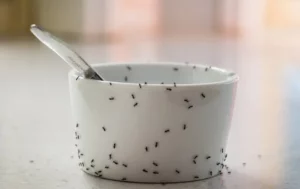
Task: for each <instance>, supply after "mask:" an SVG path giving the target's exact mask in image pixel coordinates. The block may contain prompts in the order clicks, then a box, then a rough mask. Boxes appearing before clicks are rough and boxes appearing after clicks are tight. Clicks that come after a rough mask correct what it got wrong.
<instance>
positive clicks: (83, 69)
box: [30, 24, 103, 80]
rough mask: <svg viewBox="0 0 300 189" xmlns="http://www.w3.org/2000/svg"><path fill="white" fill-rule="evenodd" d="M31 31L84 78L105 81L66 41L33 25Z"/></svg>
mask: <svg viewBox="0 0 300 189" xmlns="http://www.w3.org/2000/svg"><path fill="white" fill-rule="evenodd" d="M30 31H31V32H32V33H33V34H34V35H35V36H36V37H37V38H38V39H39V40H40V41H41V42H42V43H44V44H45V45H46V46H47V47H49V48H50V49H51V50H52V51H54V52H55V53H56V54H58V55H59V56H60V57H61V58H62V59H63V60H64V61H66V62H67V63H68V64H69V65H70V66H71V67H72V68H74V69H75V70H77V71H78V72H79V73H80V74H82V75H84V77H86V78H89V79H98V80H103V78H102V77H100V76H99V75H98V74H97V73H96V71H94V69H93V68H92V67H91V66H90V65H89V64H88V63H87V62H86V61H85V60H84V59H83V58H82V57H81V56H79V55H78V54H77V53H76V52H75V51H73V50H72V49H71V48H70V47H69V46H68V45H67V44H66V43H65V42H64V41H62V40H61V39H59V38H57V37H55V36H53V35H52V34H50V33H49V32H47V31H45V30H44V29H42V28H40V27H38V26H37V25H35V24H33V25H31V26H30Z"/></svg>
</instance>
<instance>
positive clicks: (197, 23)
mask: <svg viewBox="0 0 300 189" xmlns="http://www.w3.org/2000/svg"><path fill="white" fill-rule="evenodd" d="M214 2H215V1H214V0H163V1H160V4H161V8H160V19H161V20H160V21H161V24H162V30H163V31H164V32H167V33H174V32H175V33H176V32H185V31H187V32H190V31H191V32H195V33H197V32H201V31H211V30H212V29H213V27H214V24H215V21H216V19H215V17H214V16H215V14H214V13H215V10H214V8H215V5H214Z"/></svg>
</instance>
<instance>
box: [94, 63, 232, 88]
mask: <svg viewBox="0 0 300 189" xmlns="http://www.w3.org/2000/svg"><path fill="white" fill-rule="evenodd" d="M93 67H94V69H95V70H96V71H97V72H98V73H99V74H101V76H103V77H104V78H105V80H107V81H112V82H127V83H145V82H147V83H148V84H161V83H162V82H163V83H164V84H173V83H174V82H175V83H176V84H209V83H223V82H230V81H233V80H235V78H236V77H237V76H236V74H235V73H233V72H230V71H227V70H224V69H220V68H216V67H211V66H204V65H199V64H185V63H148V64H144V63H141V64H139V63H119V64H115V63H105V64H99V65H95V66H93Z"/></svg>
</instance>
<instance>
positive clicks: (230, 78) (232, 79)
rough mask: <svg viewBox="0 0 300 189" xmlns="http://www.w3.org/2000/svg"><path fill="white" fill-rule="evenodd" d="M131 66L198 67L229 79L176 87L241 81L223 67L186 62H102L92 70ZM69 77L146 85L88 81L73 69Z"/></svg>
mask: <svg viewBox="0 0 300 189" xmlns="http://www.w3.org/2000/svg"><path fill="white" fill-rule="evenodd" d="M121 65H122V66H124V65H125V66H131V65H140V66H147V65H154V66H166V65H168V66H170V67H171V66H191V67H193V66H196V67H198V68H204V69H205V68H209V69H212V70H214V71H216V72H219V73H223V74H227V75H228V77H227V78H226V79H224V80H221V81H216V82H205V83H184V84H176V87H187V86H189V87H192V86H215V85H228V84H233V83H237V82H238V81H239V79H240V78H239V76H238V75H237V74H236V73H235V72H233V71H230V70H228V69H224V68H221V67H216V66H209V65H205V64H199V63H196V64H195V63H184V62H157V61H156V62H149V63H147V62H102V63H96V64H91V66H92V68H97V67H109V66H121ZM69 75H70V76H72V77H73V78H77V79H78V77H80V80H83V81H89V82H95V83H100V84H110V83H111V84H115V85H123V86H136V85H139V84H141V85H143V86H144V85H145V84H144V83H142V82H141V83H131V82H120V81H107V80H104V81H101V80H94V79H88V78H84V77H82V76H81V74H80V73H79V72H77V71H76V70H74V69H72V70H70V71H69ZM146 85H147V86H149V87H174V84H173V83H171V84H160V83H148V84H146Z"/></svg>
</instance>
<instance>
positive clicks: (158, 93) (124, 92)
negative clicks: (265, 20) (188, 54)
mask: <svg viewBox="0 0 300 189" xmlns="http://www.w3.org/2000/svg"><path fill="white" fill-rule="evenodd" d="M174 68H176V69H175V70H174ZM95 69H96V70H98V72H99V73H103V75H104V76H105V78H106V79H108V81H98V80H87V79H83V78H82V77H79V75H76V74H74V72H70V77H69V81H70V94H71V104H72V109H73V113H74V128H75V137H76V142H75V143H76V145H77V149H78V158H79V162H80V164H79V165H80V168H81V169H82V170H83V171H85V172H87V173H89V174H92V175H95V176H100V177H103V178H108V179H113V180H126V181H132V182H154V183H161V182H164V183H167V182H183V181H192V180H199V179H205V178H209V177H211V176H215V175H217V174H219V171H226V169H225V167H224V165H223V164H226V162H225V161H226V157H227V155H226V152H225V148H226V143H227V138H228V132H229V128H230V121H231V116H232V111H233V101H234V97H235V91H236V84H237V77H232V75H229V72H225V71H224V72H220V71H219V70H218V69H215V68H208V67H205V66H197V65H187V64H178V63H160V64H153V63H152V64H151V63H150V64H131V63H126V64H105V65H99V66H97V67H95ZM158 72H161V73H162V74H161V75H159V74H158ZM191 74H193V75H194V76H193V77H192V79H189V81H188V78H190V76H191ZM157 75H159V76H158V78H157V77H156V76H157ZM178 75H180V77H178ZM125 77H126V81H124V80H123V79H124V78H125ZM144 81H147V83H144ZM161 81H167V83H166V84H160V83H161ZM168 81H169V82H168ZM170 81H173V82H170ZM174 82H175V83H179V84H172V83H174ZM148 83H149V84H148ZM75 125H76V127H75ZM156 143H157V145H156Z"/></svg>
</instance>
